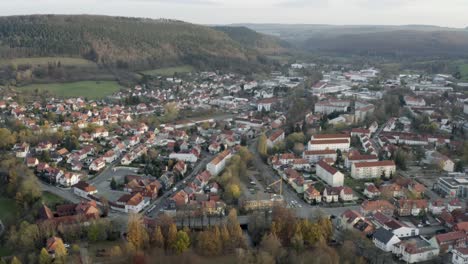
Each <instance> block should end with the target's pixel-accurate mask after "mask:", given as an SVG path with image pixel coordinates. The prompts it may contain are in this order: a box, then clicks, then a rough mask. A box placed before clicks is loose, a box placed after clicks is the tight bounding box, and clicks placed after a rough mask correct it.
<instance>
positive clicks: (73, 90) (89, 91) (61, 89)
mask: <svg viewBox="0 0 468 264" xmlns="http://www.w3.org/2000/svg"><path fill="white" fill-rule="evenodd" d="M120 88H122V87H121V86H120V85H119V84H118V83H117V82H115V81H81V82H71V83H53V84H31V85H26V86H22V87H18V90H19V91H28V92H35V91H36V90H37V91H38V92H39V93H40V92H44V91H48V92H49V93H50V94H51V95H54V96H57V97H61V98H69V97H80V96H82V97H85V98H88V99H100V98H104V97H106V96H108V95H111V94H113V93H115V92H117V91H119V89H120Z"/></svg>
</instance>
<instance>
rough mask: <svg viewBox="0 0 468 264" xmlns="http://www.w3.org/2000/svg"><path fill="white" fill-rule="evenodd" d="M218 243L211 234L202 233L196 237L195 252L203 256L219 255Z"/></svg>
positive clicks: (209, 232) (208, 232)
mask: <svg viewBox="0 0 468 264" xmlns="http://www.w3.org/2000/svg"><path fill="white" fill-rule="evenodd" d="M219 243H220V241H217V240H216V238H215V237H213V232H211V231H203V232H200V233H199V234H198V236H197V251H198V253H199V254H200V255H203V256H217V255H219V254H220V248H219Z"/></svg>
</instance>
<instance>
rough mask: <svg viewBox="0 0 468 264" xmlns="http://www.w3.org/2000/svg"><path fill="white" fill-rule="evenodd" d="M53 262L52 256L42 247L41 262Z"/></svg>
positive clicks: (41, 263) (45, 263)
mask: <svg viewBox="0 0 468 264" xmlns="http://www.w3.org/2000/svg"><path fill="white" fill-rule="evenodd" d="M50 263H52V257H51V256H50V255H49V252H47V250H46V249H45V248H42V249H41V253H40V254H39V264H50Z"/></svg>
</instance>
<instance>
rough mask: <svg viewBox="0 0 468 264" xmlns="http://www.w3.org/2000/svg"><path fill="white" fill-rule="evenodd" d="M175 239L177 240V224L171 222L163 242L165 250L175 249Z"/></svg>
mask: <svg viewBox="0 0 468 264" xmlns="http://www.w3.org/2000/svg"><path fill="white" fill-rule="evenodd" d="M176 241H177V226H176V225H175V224H174V223H172V224H171V225H170V226H169V230H168V232H167V236H166V243H165V245H166V249H167V250H172V249H175V247H176V246H175V243H176Z"/></svg>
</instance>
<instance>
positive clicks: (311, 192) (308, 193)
mask: <svg viewBox="0 0 468 264" xmlns="http://www.w3.org/2000/svg"><path fill="white" fill-rule="evenodd" d="M304 199H305V200H306V202H308V203H310V204H314V203H320V201H322V196H321V195H320V192H319V191H317V189H315V187H314V186H313V185H309V187H307V188H305V191H304Z"/></svg>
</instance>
